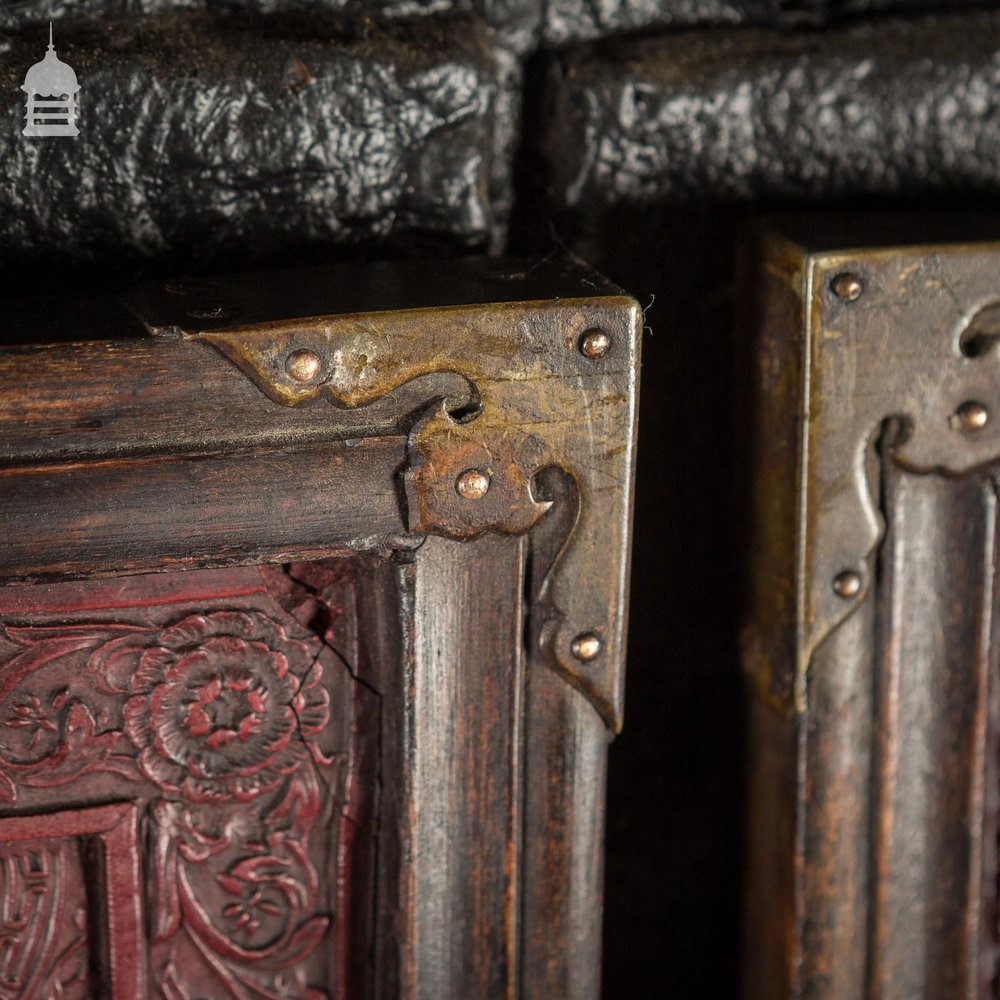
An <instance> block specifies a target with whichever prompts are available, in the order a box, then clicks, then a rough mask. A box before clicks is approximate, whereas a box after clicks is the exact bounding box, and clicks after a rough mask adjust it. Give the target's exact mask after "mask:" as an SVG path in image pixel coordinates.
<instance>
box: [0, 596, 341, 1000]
mask: <svg viewBox="0 0 1000 1000" xmlns="http://www.w3.org/2000/svg"><path fill="white" fill-rule="evenodd" d="M296 632H297V634H295V635H293V634H290V632H289V630H288V627H286V625H284V624H282V623H280V622H278V621H276V620H275V619H274V618H272V617H270V616H269V615H266V614H263V613H261V612H258V611H244V610H240V611H226V610H222V611H213V612H211V613H208V614H191V615H187V616H185V617H183V618H181V619H180V620H179V621H177V622H175V623H174V624H171V625H168V626H167V627H165V628H156V627H142V626H133V625H102V624H94V625H73V626H66V627H24V628H15V627H8V628H7V629H6V630H5V634H4V637H5V638H6V639H7V640H9V642H11V643H13V644H14V650H15V651H14V653H13V655H11V656H10V657H9V658H8V659H7V661H6V662H5V663H4V664H3V667H2V671H0V799H3V800H6V801H7V802H14V801H18V800H19V799H20V797H21V795H22V794H23V793H27V792H29V791H31V790H33V789H46V788H53V787H58V786H60V785H67V784H69V783H70V782H78V781H79V779H80V777H81V776H82V775H85V774H94V775H101V774H112V775H114V776H115V777H116V778H119V779H127V781H126V784H127V785H129V786H130V789H131V794H130V797H134V796H142V795H143V792H142V787H143V785H147V786H149V789H150V790H149V793H148V797H149V798H150V800H151V803H152V804H151V808H150V812H149V817H148V819H149V829H150V842H151V855H150V862H149V864H150V868H151V871H150V872H149V874H148V882H149V884H150V886H151V893H150V895H151V898H152V900H153V901H154V902H153V905H154V908H155V912H154V913H153V915H152V925H153V928H154V942H155V948H154V956H155V955H160V956H161V958H160V963H161V973H162V976H161V978H162V983H163V987H162V988H163V995H164V996H167V997H170V998H171V1000H173V998H175V997H176V998H181V997H186V996H192V997H193V996H195V995H200V994H198V993H197V990H195V991H194V992H191V991H190V990H189V989H188V986H187V985H185V983H186V978H187V977H188V975H189V973H188V972H187V971H186V970H187V969H189V968H190V963H195V967H199V966H200V967H203V968H204V969H206V970H208V972H207V973H206V972H204V971H203V972H201V973H199V974H198V975H197V976H196V977H195V982H197V983H204V982H205V981H206V980H205V975H209V976H210V978H211V980H212V981H213V982H215V983H217V984H218V987H217V988H218V990H219V991H220V992H219V993H218V994H217V995H220V996H221V995H230V996H233V997H239V998H242V997H245V996H254V997H262V998H273V1000H278V998H282V1000H286V998H293V997H295V998H301V1000H319V998H321V997H325V996H326V993H325V992H324V991H323V990H320V989H318V988H315V987H313V986H311V985H310V983H309V980H308V978H307V977H308V975H309V971H308V970H309V968H310V964H309V960H310V957H311V956H312V955H314V954H316V953H317V949H318V948H319V946H320V944H321V942H322V941H323V940H324V938H325V937H326V935H327V932H328V930H329V927H330V922H331V917H330V914H329V913H328V912H325V907H326V905H327V904H326V903H324V902H323V899H322V898H321V895H320V893H321V886H322V884H323V880H322V879H321V878H320V876H319V874H318V872H317V869H316V865H315V861H314V850H313V848H312V846H311V844H310V839H311V837H312V835H313V833H314V829H315V827H316V824H317V822H318V820H319V818H320V816H321V814H323V812H324V810H328V809H329V802H328V799H329V793H330V789H331V788H332V787H334V786H335V785H336V772H337V763H338V760H337V757H336V755H333V756H327V755H326V754H325V753H324V751H323V750H322V749H321V742H322V740H323V736H324V733H325V730H326V729H327V727H328V725H329V723H330V721H331V706H330V695H329V691H328V689H327V686H326V685H325V684H324V670H325V669H326V666H328V665H329V663H330V656H329V651H328V650H327V648H326V647H325V646H324V645H323V644H322V643H321V642H320V641H319V640H318V639H317V638H316V637H315V636H312V635H309V634H308V633H305V632H303V631H302V630H301V629H299V628H298V627H296ZM155 961H156V959H155V958H154V962H155ZM154 978H155V977H154ZM191 989H192V990H193V989H194V987H193V986H192V987H191Z"/></svg>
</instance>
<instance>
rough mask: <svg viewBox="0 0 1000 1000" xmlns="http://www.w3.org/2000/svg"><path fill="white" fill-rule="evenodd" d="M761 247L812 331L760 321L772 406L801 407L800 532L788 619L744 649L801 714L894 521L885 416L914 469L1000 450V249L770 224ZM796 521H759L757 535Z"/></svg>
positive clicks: (963, 463) (773, 292)
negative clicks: (825, 650)
mask: <svg viewBox="0 0 1000 1000" xmlns="http://www.w3.org/2000/svg"><path fill="white" fill-rule="evenodd" d="M847 245H848V246H849V245H850V244H847ZM762 246H763V250H762V252H763V253H764V254H765V255H766V257H767V259H768V262H769V263H768V270H769V275H770V278H769V280H770V281H772V282H773V283H774V284H773V286H772V287H771V289H770V291H769V292H768V295H769V296H770V299H771V302H772V304H774V303H777V305H772V308H781V309H784V310H785V311H786V313H789V312H790V313H796V314H797V315H798V317H799V322H800V324H801V325H800V329H801V336H802V337H803V338H804V342H803V343H802V345H800V347H799V348H798V349H797V350H796V349H794V348H793V347H792V346H791V345H790V344H787V343H783V342H781V343H779V342H778V341H777V340H775V338H776V337H783V336H787V335H788V334H787V331H786V332H785V333H783V334H775V333H768V332H766V331H765V332H764V334H763V338H762V341H761V343H760V345H759V357H758V371H759V373H760V376H761V378H762V380H763V381H762V382H761V387H762V388H763V390H764V393H770V394H771V399H772V404H771V405H772V406H773V407H774V408H777V409H783V410H784V412H785V413H792V412H795V410H796V409H798V412H799V414H800V417H799V426H798V428H797V430H796V432H795V433H796V434H797V444H796V445H795V446H794V447H795V449H796V451H795V453H794V458H793V460H792V461H793V464H794V466H795V468H794V470H790V474H794V476H795V481H796V486H795V489H796V493H797V504H798V510H799V514H798V519H799V524H800V531H799V536H798V538H797V541H796V555H795V563H796V569H795V571H794V573H793V574H792V575H791V576H790V577H789V581H790V582H791V583H792V584H793V586H794V588H795V594H794V603H795V611H794V612H793V613H792V614H791V620H787V621H786V622H785V624H784V626H779V627H778V629H777V630H774V634H773V635H772V636H771V638H770V639H765V637H764V636H763V635H761V634H760V629H761V628H762V627H763V628H767V626H766V625H765V624H764V623H763V619H758V621H757V623H756V624H755V623H754V622H751V624H750V626H749V628H748V631H747V636H746V642H745V652H746V660H747V663H748V666H749V667H750V669H751V671H752V672H754V673H756V674H757V675H758V677H759V679H760V681H761V683H762V685H763V686H764V688H765V689H769V690H770V691H771V694H772V695H773V696H775V697H776V698H777V701H778V702H779V703H785V704H787V705H789V706H790V707H792V706H793V707H794V708H795V709H796V710H798V711H801V710H803V708H804V703H805V698H806V676H807V673H808V670H809V668H810V663H811V661H812V659H813V657H814V654H815V652H816V650H817V649H818V647H819V646H820V645H821V644H822V643H823V642H824V641H825V640H826V639H827V637H828V636H829V635H830V633H831V631H832V630H834V629H835V628H836V627H837V626H838V625H840V624H841V623H842V622H843V621H844V620H845V619H846V618H847V617H848V616H849V615H851V614H852V613H854V612H855V611H857V609H858V608H859V607H860V605H861V604H862V603H863V602H865V601H866V600H868V599H869V597H870V595H871V590H872V581H873V577H874V572H875V563H874V559H875V552H876V548H877V546H878V544H879V542H880V540H881V538H882V536H883V532H884V527H885V525H884V522H883V517H882V514H881V513H880V511H879V506H878V498H877V492H878V481H877V480H878V472H877V469H878V463H877V461H876V458H875V443H876V441H877V439H878V438H879V436H880V434H881V433H882V431H883V428H884V427H885V426H887V422H889V421H892V422H893V423H894V425H895V426H896V428H897V430H896V431H895V432H894V433H895V437H894V438H893V441H892V442H891V446H889V448H888V450H889V452H890V453H891V454H892V457H893V460H894V461H895V462H898V463H899V465H900V466H902V467H903V468H904V469H907V470H909V471H911V472H917V473H931V472H944V473H947V474H952V475H959V474H963V473H966V472H969V471H970V470H973V469H975V468H977V467H979V466H983V465H985V464H987V463H989V462H992V461H994V460H996V459H997V458H1000V426H998V425H997V422H996V421H992V420H990V414H991V413H995V412H998V408H1000V352H998V350H997V339H998V338H997V331H996V316H997V310H998V308H1000V292H998V288H997V281H996V259H997V257H996V255H997V252H998V249H1000V245H998V244H995V243H986V242H984V243H965V244H962V243H954V244H950V245H949V244H943V245H940V246H935V247H933V248H928V247H925V246H919V245H913V246H907V245H903V246H877V247H867V248H859V249H858V250H856V251H851V250H840V249H837V250H824V249H818V250H811V249H809V248H808V245H807V244H806V243H805V241H804V242H803V244H802V245H800V244H798V243H797V242H796V241H795V240H792V239H788V238H783V237H779V236H774V235H772V236H769V237H767V238H766V239H765V240H764V243H763V244H762ZM848 279H849V280H848ZM862 289H863V291H864V294H861V290H862ZM855 292H856V293H857V294H855ZM775 329H777V326H775ZM793 354H795V355H797V356H798V357H799V358H800V361H799V362H798V364H800V365H801V369H800V370H798V371H796V370H795V368H794V367H792V366H789V365H788V363H787V359H788V358H789V357H791V356H792V355H793ZM781 356H784V358H785V359H786V360H785V361H783V362H779V360H778V359H779V357H781ZM776 366H777V367H776ZM761 395H763V394H761ZM795 399H797V400H798V402H797V404H796V403H795ZM767 405H768V404H765V406H767ZM775 412H776V411H775ZM785 453H786V461H787V460H788V459H787V456H788V455H789V454H791V449H790V448H786V449H785ZM776 489H777V487H774V488H773V489H772V492H774V491H775V490H776ZM768 509H772V510H773V509H774V508H773V504H771V505H768V504H767V503H763V504H758V511H759V513H760V514H766V512H767V511H768ZM792 531H793V529H792V526H791V525H790V524H785V525H783V526H781V525H777V524H775V525H773V526H771V527H767V526H765V525H764V524H763V523H761V524H760V526H759V528H758V535H757V537H758V538H759V539H760V538H764V537H766V536H767V535H768V534H771V535H773V536H775V537H777V535H778V534H779V533H780V532H784V533H786V534H789V535H790V534H791V533H792ZM831 583H832V586H831ZM781 628H784V629H786V630H787V634H789V635H794V637H795V638H794V643H795V652H794V654H793V657H792V660H793V662H794V665H793V666H790V667H786V666H785V665H784V663H783V662H779V657H777V656H775V655H774V650H775V649H776V648H777V645H776V643H779V642H780V641H783V640H780V639H779V638H778V633H779V632H780V629H781ZM772 640H773V641H772ZM765 650H767V651H765ZM789 670H790V671H791V673H788V671H789ZM789 699H790V701H789Z"/></svg>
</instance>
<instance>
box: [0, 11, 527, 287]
mask: <svg viewBox="0 0 1000 1000" xmlns="http://www.w3.org/2000/svg"><path fill="white" fill-rule="evenodd" d="M335 27H336V26H332V27H331V28H330V31H331V32H333V31H334V30H335ZM36 34H37V33H36V32H35V31H30V32H28V31H26V32H23V33H20V34H18V35H12V36H9V37H8V43H9V46H8V48H7V50H6V51H3V52H2V53H0V94H2V96H0V109H2V116H3V119H4V120H5V121H6V122H7V126H6V127H5V128H4V129H2V130H0V163H2V164H3V183H2V184H0V263H4V264H11V263H20V264H23V263H25V262H26V261H38V262H44V263H45V264H46V265H53V266H54V265H57V264H59V263H60V262H64V261H67V260H72V261H75V262H85V261H87V260H96V259H100V260H102V261H114V260H120V259H122V258H129V259H157V258H166V257H172V258H179V259H180V260H182V261H183V262H184V266H187V265H188V264H189V263H190V264H192V265H196V264H199V263H203V262H210V261H213V260H216V259H220V260H226V261H231V260H234V259H235V260H237V261H241V262H252V261H254V260H256V259H264V258H270V259H273V258H274V256H275V255H276V254H280V252H281V251H282V248H283V247H285V246H286V245H288V246H291V245H294V246H296V247H297V248H300V249H301V248H303V247H309V246H317V247H329V246H334V245H344V244H356V243H359V242H369V243H371V242H377V243H378V244H379V245H382V246H389V247H391V246H392V244H393V241H396V240H399V239H403V238H405V237H407V236H408V235H412V234H420V235H421V236H422V237H426V238H428V239H433V240H438V241H440V242H443V243H445V244H448V245H452V246H455V247H478V246H483V245H486V244H488V243H489V242H490V240H491V238H493V237H494V236H495V234H496V231H497V227H498V224H499V222H500V221H501V220H500V218H499V216H502V214H503V213H504V212H505V211H506V203H507V202H508V201H509V197H510V195H509V185H508V183H507V180H506V159H507V157H506V155H505V156H503V157H498V156H497V152H496V151H497V148H498V147H502V146H504V144H507V145H509V143H510V141H511V134H510V130H511V128H512V124H511V123H512V116H511V114H510V112H509V110H506V106H505V110H504V112H503V113H502V114H501V115H499V116H498V113H497V106H498V100H501V101H504V102H509V101H510V99H511V92H512V91H513V93H515V94H516V88H517V80H518V77H517V74H516V72H515V69H516V67H512V66H510V65H507V64H503V65H499V64H498V63H497V62H496V61H495V60H494V56H493V50H492V48H491V45H490V43H489V40H488V39H487V37H486V34H485V29H483V28H482V26H481V25H480V24H479V22H476V21H472V20H466V19H459V20H447V21H441V20H433V21H432V20H423V21H421V22H418V23H417V24H416V25H413V26H411V25H400V26H396V27H394V28H386V29H379V28H376V27H374V26H372V25H369V26H368V27H367V28H366V29H365V30H364V32H362V33H359V34H356V35H354V36H348V35H346V34H344V33H341V34H340V35H339V36H338V35H337V34H330V33H327V31H326V30H325V28H324V26H323V25H317V24H316V23H315V22H310V23H309V24H308V25H298V24H297V23H296V22H295V21H294V20H292V19H288V18H275V19H265V20H262V21H243V20H241V19H236V20H233V19H226V20H225V22H224V23H223V22H222V21H220V20H218V19H216V18H213V17H211V16H207V15H202V14H195V13H193V12H184V13H183V14H182V13H174V14H167V15H158V16H154V17H150V18H146V19H142V20H133V21H129V22H113V21H109V22H103V23H101V24H98V25H92V26H91V25H79V26H76V27H75V28H72V29H71V28H70V27H69V26H65V27H64V30H63V32H62V34H61V35H57V43H58V44H57V51H58V54H59V56H60V57H61V58H63V59H65V60H66V61H67V62H68V63H69V64H70V65H71V66H72V67H73V68H74V70H75V71H76V73H77V75H78V77H79V79H80V82H81V84H82V88H83V89H82V90H81V92H80V95H79V96H80V117H79V122H78V124H79V128H80V133H81V134H80V136H79V137H77V138H61V139H51V138H49V139H37V138H36V139H31V138H26V137H24V136H22V135H21V122H22V120H23V116H24V101H25V95H24V93H22V92H21V90H20V89H19V88H20V85H21V82H22V79H23V77H24V73H25V71H26V69H27V67H28V66H30V65H31V64H32V63H33V62H35V61H37V60H38V59H40V58H41V57H42V55H43V54H44V52H45V47H44V44H43V43H42V40H41V39H38V38H37V37H36ZM324 38H325V39H327V40H321V39H324ZM502 79H507V86H505V87H503V88H502V87H501V80H502ZM498 117H499V118H500V121H496V120H495V119H497V118H498ZM49 290H51V289H49Z"/></svg>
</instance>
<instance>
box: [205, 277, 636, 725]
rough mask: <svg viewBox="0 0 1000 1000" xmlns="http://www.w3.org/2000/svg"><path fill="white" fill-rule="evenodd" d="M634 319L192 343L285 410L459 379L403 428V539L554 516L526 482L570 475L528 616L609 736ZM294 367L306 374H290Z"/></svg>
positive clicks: (378, 328) (614, 712)
mask: <svg viewBox="0 0 1000 1000" xmlns="http://www.w3.org/2000/svg"><path fill="white" fill-rule="evenodd" d="M641 315H642V314H641V310H640V309H639V307H638V305H637V304H636V303H635V302H634V301H633V300H631V299H628V298H625V297H624V296H606V297H601V296H595V297H594V298H593V299H564V300H552V301H544V302H526V303H504V304H493V305H479V306H454V307H449V308H447V309H410V310H399V311H393V312H383V313H371V314H363V315H352V316H332V317H316V318H314V319H309V320H298V321H295V322H272V323H268V324H262V325H256V326H232V327H228V328H226V327H219V326H218V325H217V326H216V327H215V328H213V329H212V330H210V331H204V330H201V331H191V335H194V336H198V337H199V338H201V339H203V340H204V341H206V342H208V343H210V344H212V345H213V346H214V347H216V348H217V349H218V350H220V351H221V352H222V353H223V354H224V355H225V356H226V357H228V358H229V359H231V360H232V361H233V362H235V363H236V364H237V365H238V366H239V367H240V368H241V369H242V370H243V371H245V372H246V373H247V374H248V375H250V376H251V377H252V378H253V379H254V381H255V382H256V383H257V385H258V386H259V387H260V388H261V389H262V390H263V391H264V392H265V393H266V394H267V395H269V396H270V397H271V398H272V399H274V400H276V401H278V402H280V403H282V404H285V405H289V406H295V405H303V404H308V403H310V402H312V401H314V400H316V398H317V397H319V396H321V395H324V396H327V397H328V398H329V399H331V400H332V402H333V403H334V404H335V405H336V406H338V407H352V408H353V407H360V406H366V405H368V404H371V403H372V402H374V401H376V400H378V399H381V398H383V397H385V396H387V395H388V394H390V393H392V392H394V391H395V390H397V389H399V388H400V387H402V386H404V385H406V384H407V383H410V382H415V381H416V380H419V379H421V378H423V377H425V376H429V375H439V374H442V373H448V374H452V375H455V376H458V377H459V378H460V380H462V381H463V382H464V385H465V390H464V393H463V398H461V399H450V400H449V399H442V398H441V397H440V396H431V397H429V398H428V399H427V400H426V402H425V405H424V408H423V410H422V411H421V412H419V413H418V414H417V417H416V419H415V421H413V422H412V424H411V426H410V430H409V459H410V460H409V465H408V468H407V469H406V470H405V473H404V476H403V486H404V491H405V497H406V503H405V508H406V509H405V514H406V517H407V519H408V526H409V529H410V530H411V531H412V532H414V533H418V534H436V535H443V536H445V537H448V538H456V539H463V540H467V539H474V538H476V537H478V536H480V535H482V534H483V533H484V532H488V531H495V532H502V533H507V534H523V533H525V532H527V531H529V530H530V529H531V528H532V527H533V526H534V525H535V524H536V523H537V522H538V520H539V519H540V518H541V517H542V516H543V515H544V514H545V512H546V511H547V510H548V509H549V506H550V504H549V503H548V502H546V501H543V500H540V499H539V498H538V497H536V495H535V488H534V482H535V479H536V477H537V475H538V474H539V473H540V472H542V471H543V470H546V469H550V468H558V469H561V470H562V471H563V472H565V473H566V474H567V475H568V476H570V477H571V479H572V480H573V482H574V484H575V490H574V491H573V494H574V496H575V498H576V502H577V503H578V504H579V509H578V510H577V512H576V516H575V518H574V519H572V520H573V527H572V530H571V533H570V537H569V539H568V540H567V542H566V544H565V546H564V547H563V549H562V551H561V553H560V555H559V557H558V558H557V560H556V563H555V564H554V566H553V567H552V569H551V571H550V574H549V578H548V581H547V583H546V585H545V586H544V587H543V590H542V593H543V597H544V601H545V603H546V605H547V606H546V608H545V609H536V610H538V611H539V612H540V613H541V615H542V617H543V618H544V620H545V625H544V627H542V628H539V629H537V630H536V634H537V636H538V642H539V644H540V652H541V653H542V655H543V657H544V659H545V660H546V661H547V662H548V663H549V665H550V666H551V667H553V668H554V669H556V670H557V671H559V672H560V673H561V674H563V676H565V677H566V678H567V679H568V680H569V681H570V682H571V683H572V684H574V685H575V686H576V687H578V688H579V689H580V690H581V691H583V692H584V693H585V694H586V696H587V697H589V698H590V700H591V701H592V702H593V703H594V705H595V707H596V708H597V709H598V711H599V712H600V713H601V714H602V715H603V716H604V718H605V720H606V721H607V723H608V725H609V726H610V727H611V728H612V729H613V730H616V731H617V730H618V729H619V728H620V726H621V721H622V709H623V693H624V692H623V662H622V661H623V655H624V625H625V610H626V601H627V582H628V581H627V568H628V559H627V552H628V541H629V531H630V526H631V509H632V475H633V464H634V442H635V408H636V392H637V378H638V352H639V335H640V332H641V327H642V324H641ZM592 330H599V331H601V332H602V333H603V334H605V335H606V337H607V340H608V343H609V344H610V346H609V347H608V349H607V350H606V352H604V353H601V354H599V355H595V356H588V355H587V354H586V353H585V352H584V351H583V350H581V342H582V338H583V337H584V336H585V335H586V334H587V332H588V331H592ZM303 357H307V358H309V359H310V365H309V367H308V368H307V369H304V370H300V368H299V367H297V366H296V362H297V361H298V360H299V359H301V358H303ZM303 374H304V375H305V378H304V379H303ZM459 411H461V412H459ZM469 470H475V471H476V472H479V473H481V474H483V475H484V476H485V477H486V478H487V480H488V489H487V490H486V491H485V492H484V493H481V495H479V496H477V497H475V498H469V497H466V496H463V495H461V493H460V492H459V491H458V489H457V488H456V484H457V482H458V479H459V477H460V476H461V475H462V474H463V473H464V472H467V471H469ZM581 633H586V634H593V635H595V636H597V637H598V638H599V640H600V647H599V652H598V654H597V655H596V656H594V657H593V658H591V659H588V660H587V661H586V662H583V661H581V660H580V659H579V658H578V657H577V656H575V655H574V653H573V649H574V639H575V638H576V637H577V636H578V635H580V634H581Z"/></svg>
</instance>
